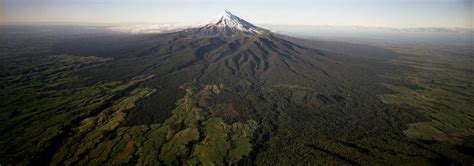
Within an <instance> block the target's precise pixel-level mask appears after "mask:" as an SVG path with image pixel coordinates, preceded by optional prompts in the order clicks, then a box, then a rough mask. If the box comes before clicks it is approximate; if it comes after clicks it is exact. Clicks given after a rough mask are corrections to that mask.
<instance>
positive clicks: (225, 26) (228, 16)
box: [199, 10, 267, 36]
mask: <svg viewBox="0 0 474 166" xmlns="http://www.w3.org/2000/svg"><path fill="white" fill-rule="evenodd" d="M199 29H201V30H204V31H206V33H207V34H217V33H220V34H224V35H227V36H229V35H234V34H247V35H252V34H262V33H264V32H266V31H267V30H265V29H263V28H260V27H257V26H255V25H253V24H251V23H249V22H247V21H245V20H244V19H241V18H239V17H237V16H236V15H234V14H232V13H231V12H229V11H227V10H226V11H225V12H224V13H223V14H221V15H219V16H218V17H217V18H215V19H212V20H211V21H210V22H209V23H208V24H206V25H204V26H202V27H200V28H199Z"/></svg>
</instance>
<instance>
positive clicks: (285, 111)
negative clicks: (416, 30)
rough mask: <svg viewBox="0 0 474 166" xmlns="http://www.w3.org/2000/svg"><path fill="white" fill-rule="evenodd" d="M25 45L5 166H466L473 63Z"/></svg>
mask: <svg viewBox="0 0 474 166" xmlns="http://www.w3.org/2000/svg"><path fill="white" fill-rule="evenodd" d="M34 34H36V33H34ZM34 34H32V33H24V34H21V33H12V34H7V35H8V36H6V40H7V41H8V42H7V43H6V45H2V46H0V132H1V133H2V134H1V135H0V147H1V148H0V164H4V165H274V164H275V163H277V164H279V165H436V164H439V165H450V164H451V165H469V164H472V163H473V162H474V156H473V155H472V154H474V139H473V138H474V135H473V126H474V125H473V122H474V120H473V119H474V115H473V112H472V108H473V107H474V104H473V96H472V94H473V93H472V90H471V89H472V85H473V80H474V78H473V76H472V75H473V74H472V63H471V64H469V63H466V62H472V58H471V57H470V56H430V55H429V54H418V53H420V52H424V51H420V52H416V55H405V54H402V55H400V56H397V54H395V53H393V52H390V51H387V50H384V49H375V48H373V47H367V46H365V47H364V46H358V45H356V46H354V45H353V46H352V47H347V48H346V47H344V43H338V45H333V44H332V43H329V44H327V43H326V47H328V46H331V47H332V49H333V50H336V51H340V52H339V53H332V52H330V51H322V50H316V49H308V48H304V47H301V46H299V45H296V44H293V43H292V42H289V41H287V40H285V39H286V38H281V36H278V35H273V34H262V35H259V36H244V37H239V36H233V37H230V38H226V37H223V36H219V35H214V36H199V35H192V34H187V33H178V32H177V33H170V34H163V35H130V36H127V35H117V34H115V35H113V34H91V35H84V34H81V33H79V35H78V34H76V33H73V34H62V33H60V34H50V33H46V32H44V34H43V32H42V33H41V34H39V35H38V34H36V35H34ZM63 35H64V36H63ZM42 40H44V42H41V41H42ZM0 41H5V39H0ZM2 43H3V42H2ZM309 44H311V43H309ZM319 44H321V45H318V44H316V45H314V44H313V45H314V46H315V47H316V46H317V49H318V47H320V46H324V45H325V43H321V42H319ZM342 47H344V49H341V50H339V48H342ZM23 48H24V49H23ZM354 50H356V51H354ZM397 51H399V50H397ZM404 51H408V52H413V50H411V49H409V50H404ZM343 53H345V54H343ZM405 53H406V52H405ZM413 53H415V52H413ZM346 54H350V56H349V55H346ZM377 54H383V55H381V56H380V57H375V56H376V55H377ZM85 55H89V56H85ZM92 55H94V56H92ZM443 55H444V54H443ZM469 58H471V59H469ZM387 60H390V61H387Z"/></svg>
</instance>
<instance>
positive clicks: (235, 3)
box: [0, 0, 474, 28]
mask: <svg viewBox="0 0 474 166" xmlns="http://www.w3.org/2000/svg"><path fill="white" fill-rule="evenodd" d="M473 1H474V0H0V22H2V23H8V22H35V23H81V24H87V23H106V24H133V23H150V24H151V23H184V24H191V23H202V22H205V21H206V20H209V19H211V18H214V17H215V16H216V15H217V14H219V13H222V12H223V11H224V10H229V11H231V12H232V13H234V14H236V15H238V16H239V17H241V18H243V19H245V20H247V21H249V22H252V23H254V24H277V25H333V26H371V27H400V28H407V27H461V28H472V23H473V20H474V19H473V11H472V10H473V8H474V5H473Z"/></svg>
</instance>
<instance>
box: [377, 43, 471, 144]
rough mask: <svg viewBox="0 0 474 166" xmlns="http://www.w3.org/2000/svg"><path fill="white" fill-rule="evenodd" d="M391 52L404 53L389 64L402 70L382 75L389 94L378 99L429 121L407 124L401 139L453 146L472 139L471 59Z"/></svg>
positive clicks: (406, 50) (405, 50) (415, 52)
mask: <svg viewBox="0 0 474 166" xmlns="http://www.w3.org/2000/svg"><path fill="white" fill-rule="evenodd" d="M395 50H397V51H400V52H401V53H407V55H405V56H402V57H401V58H399V59H397V60H394V61H392V63H394V64H398V65H403V66H405V68H404V69H403V70H401V71H399V72H398V73H391V74H385V75H384V77H386V78H388V79H389V81H390V82H391V83H387V84H386V86H387V87H388V88H390V89H391V90H392V93H391V94H385V95H381V96H380V98H381V99H382V100H383V101H384V102H385V103H388V104H396V105H408V106H410V107H413V108H416V111H419V112H421V113H423V114H424V115H425V116H427V117H429V120H426V121H423V122H417V123H412V124H410V125H409V128H408V129H407V130H405V131H404V133H405V135H407V136H409V137H411V138H418V139H423V140H437V141H444V142H451V143H456V144H463V142H464V139H465V138H467V137H469V136H474V112H473V108H474V95H473V92H474V91H472V89H473V87H472V85H474V76H473V73H472V62H469V60H470V58H471V57H469V56H467V57H465V56H456V55H450V56H453V57H445V56H439V55H438V56H434V55H433V56H430V55H427V54H426V53H425V52H423V51H414V50H413V49H401V48H398V49H395ZM420 52H421V53H420ZM408 53H411V54H408ZM393 83H399V84H393Z"/></svg>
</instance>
